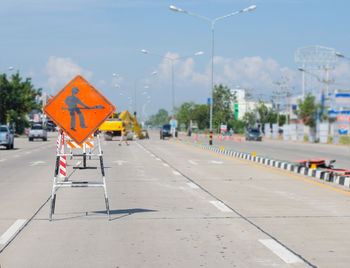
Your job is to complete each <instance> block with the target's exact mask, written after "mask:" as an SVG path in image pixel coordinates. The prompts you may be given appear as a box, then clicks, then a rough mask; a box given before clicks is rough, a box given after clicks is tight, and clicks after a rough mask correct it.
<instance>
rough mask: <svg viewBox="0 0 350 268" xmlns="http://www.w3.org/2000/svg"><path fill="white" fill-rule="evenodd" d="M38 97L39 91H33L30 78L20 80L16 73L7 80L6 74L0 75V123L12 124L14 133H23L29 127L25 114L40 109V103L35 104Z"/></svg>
mask: <svg viewBox="0 0 350 268" xmlns="http://www.w3.org/2000/svg"><path fill="white" fill-rule="evenodd" d="M40 95H41V89H35V88H34V86H33V85H32V83H31V79H30V78H26V79H25V80H22V78H21V77H20V75H19V73H16V74H14V75H12V77H11V79H10V80H9V79H8V78H7V76H6V74H2V75H0V123H1V124H7V123H10V124H13V123H14V124H15V126H16V132H17V133H23V130H24V127H26V126H29V122H28V120H27V118H26V114H28V113H30V112H31V111H32V110H33V109H38V110H39V109H41V103H38V102H36V99H37V97H38V96H40Z"/></svg>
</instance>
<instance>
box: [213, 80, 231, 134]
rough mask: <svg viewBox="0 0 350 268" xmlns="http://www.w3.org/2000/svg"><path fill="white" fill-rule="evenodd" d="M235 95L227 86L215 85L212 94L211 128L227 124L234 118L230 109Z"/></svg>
mask: <svg viewBox="0 0 350 268" xmlns="http://www.w3.org/2000/svg"><path fill="white" fill-rule="evenodd" d="M234 100H235V95H234V94H232V92H231V90H230V89H229V88H228V87H227V86H223V85H222V84H220V85H215V87H214V92H213V128H214V129H215V128H218V127H219V126H220V124H222V123H224V124H228V122H229V120H230V119H232V118H234V112H233V111H232V109H231V106H232V103H233V101H234Z"/></svg>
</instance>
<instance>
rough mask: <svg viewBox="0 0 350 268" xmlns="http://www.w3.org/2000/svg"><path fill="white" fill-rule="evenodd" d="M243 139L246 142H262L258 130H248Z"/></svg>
mask: <svg viewBox="0 0 350 268" xmlns="http://www.w3.org/2000/svg"><path fill="white" fill-rule="evenodd" d="M245 139H246V140H247V141H252V140H253V141H262V135H261V132H260V130H259V129H258V128H250V129H248V131H247V132H246V135H245Z"/></svg>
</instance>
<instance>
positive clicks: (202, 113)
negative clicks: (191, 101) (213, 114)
mask: <svg viewBox="0 0 350 268" xmlns="http://www.w3.org/2000/svg"><path fill="white" fill-rule="evenodd" d="M192 115H193V120H194V121H196V122H197V124H198V128H199V129H206V128H209V115H210V110H209V105H207V104H195V105H194V109H193V114H192Z"/></svg>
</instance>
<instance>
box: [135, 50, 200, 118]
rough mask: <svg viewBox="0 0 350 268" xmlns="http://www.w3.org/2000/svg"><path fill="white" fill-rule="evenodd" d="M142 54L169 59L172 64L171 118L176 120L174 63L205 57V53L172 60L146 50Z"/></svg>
mask: <svg viewBox="0 0 350 268" xmlns="http://www.w3.org/2000/svg"><path fill="white" fill-rule="evenodd" d="M141 53H143V54H149V55H154V56H157V57H161V58H164V59H167V60H169V61H170V62H171V105H172V111H171V118H174V113H175V86H174V80H175V79H174V62H175V61H176V60H179V59H184V58H188V57H191V56H199V55H203V54H204V52H203V51H198V52H195V53H193V55H189V56H182V57H176V58H172V57H167V56H162V55H159V54H155V53H151V52H149V51H148V50H146V49H142V50H141Z"/></svg>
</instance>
